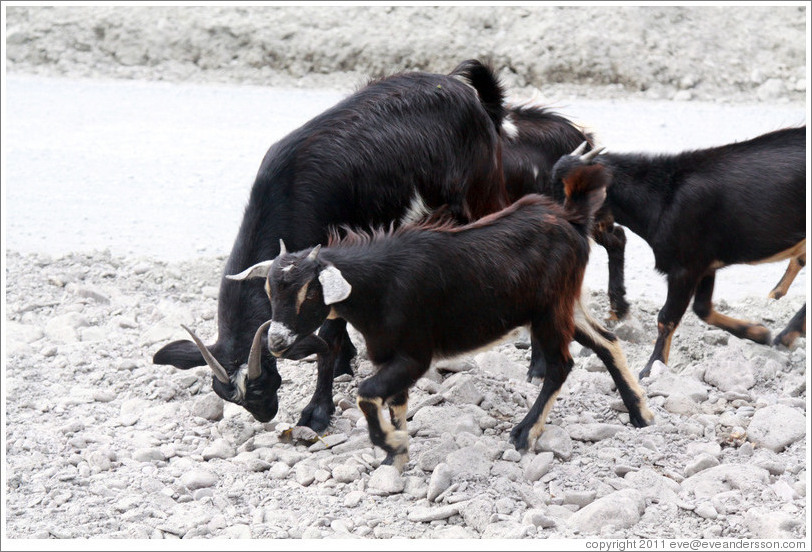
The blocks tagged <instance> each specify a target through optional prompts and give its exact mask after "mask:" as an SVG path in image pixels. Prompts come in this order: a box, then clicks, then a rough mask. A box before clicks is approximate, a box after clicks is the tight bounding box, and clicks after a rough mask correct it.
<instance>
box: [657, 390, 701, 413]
mask: <svg viewBox="0 0 812 552" xmlns="http://www.w3.org/2000/svg"><path fill="white" fill-rule="evenodd" d="M663 408H665V409H666V410H667V411H669V412H671V413H672V414H679V415H681V416H690V415H692V414H696V413H697V412H699V405H697V404H696V401H694V400H693V399H692V398H691V397H689V396H687V395H683V394H682V393H674V394H672V395H669V396H668V397H667V398H666V399H665V402H664V403H663Z"/></svg>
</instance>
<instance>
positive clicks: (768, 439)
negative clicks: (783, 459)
mask: <svg viewBox="0 0 812 552" xmlns="http://www.w3.org/2000/svg"><path fill="white" fill-rule="evenodd" d="M806 430H807V423H806V416H804V415H803V413H802V412H801V411H800V410H798V409H797V408H792V407H790V406H786V405H783V404H775V405H772V406H767V407H765V408H760V409H758V410H756V413H755V414H753V419H752V420H751V421H750V425H749V426H748V427H747V439H748V440H749V441H751V442H752V443H753V444H754V445H756V446H762V447H765V448H768V449H770V450H772V451H775V452H780V451H782V450H784V448H786V447H787V446H788V445H791V444H792V443H794V442H795V441H798V440H800V439H802V438H803V437H804V436H805V435H806Z"/></svg>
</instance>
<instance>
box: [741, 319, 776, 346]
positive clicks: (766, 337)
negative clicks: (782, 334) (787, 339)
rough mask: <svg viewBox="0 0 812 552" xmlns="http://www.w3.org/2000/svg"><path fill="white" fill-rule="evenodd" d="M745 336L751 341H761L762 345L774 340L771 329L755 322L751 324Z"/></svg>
mask: <svg viewBox="0 0 812 552" xmlns="http://www.w3.org/2000/svg"><path fill="white" fill-rule="evenodd" d="M744 336H745V337H746V338H747V339H749V340H751V341H755V342H756V343H760V344H761V345H769V344H770V343H771V342H772V338H771V336H770V330H769V329H768V328H766V327H764V326H762V325H761V324H753V325H752V326H749V327H748V328H747V330H746V331H745V334H744Z"/></svg>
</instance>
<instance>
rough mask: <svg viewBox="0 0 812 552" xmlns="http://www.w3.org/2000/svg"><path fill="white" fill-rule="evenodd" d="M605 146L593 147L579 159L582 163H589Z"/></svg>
mask: <svg viewBox="0 0 812 552" xmlns="http://www.w3.org/2000/svg"><path fill="white" fill-rule="evenodd" d="M605 149H606V148H605V147H603V146H601V147H599V148H595V149H593V150H592V151H589V152H587V153H585V154H583V155H582V156H581V161H582V162H584V163H590V162H592V160H593V159H595V158H596V157H597V156H598V155H599V154H600V153H601V152H602V151H603V150H605Z"/></svg>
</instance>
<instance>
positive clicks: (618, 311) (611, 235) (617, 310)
mask: <svg viewBox="0 0 812 552" xmlns="http://www.w3.org/2000/svg"><path fill="white" fill-rule="evenodd" d="M594 237H595V242H596V243H597V244H598V245H600V246H602V247H603V248H604V249H606V255H607V258H608V260H609V290H608V293H609V305H610V307H611V309H612V312H611V315H610V320H622V319H624V318H625V317H626V315H627V314H628V313H629V302H628V301H626V285H625V274H624V272H625V256H626V233H625V232H624V231H623V228H622V227H621V226H619V225H617V224H611V226H608V227H607V226H605V225H602V226H601V227H600V228H599V229H597V230H596V231H595V232H594Z"/></svg>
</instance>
